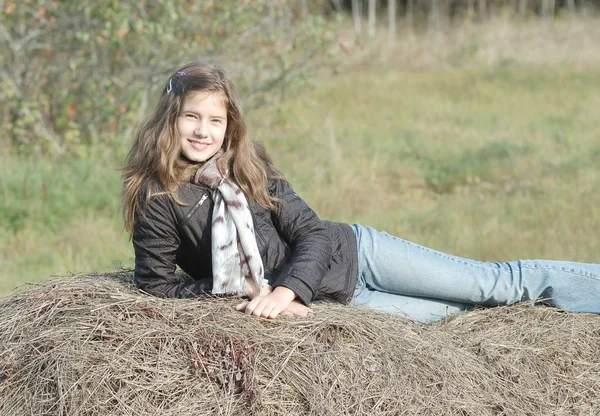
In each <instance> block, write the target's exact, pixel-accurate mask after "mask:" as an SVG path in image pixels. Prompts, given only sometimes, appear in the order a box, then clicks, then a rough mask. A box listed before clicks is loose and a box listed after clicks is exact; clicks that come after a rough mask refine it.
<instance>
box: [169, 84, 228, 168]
mask: <svg viewBox="0 0 600 416" xmlns="http://www.w3.org/2000/svg"><path fill="white" fill-rule="evenodd" d="M226 129H227V109H226V108H225V103H224V101H223V98H222V96H221V94H219V93H211V92H203V91H198V92H193V93H191V94H190V95H188V96H187V97H185V98H184V100H183V104H182V106H181V112H180V113H179V117H178V118H177V132H178V133H179V139H180V141H181V153H182V154H183V155H184V156H185V157H187V158H188V159H189V160H191V161H193V162H204V161H206V160H208V159H210V158H211V157H212V156H214V154H215V153H217V152H218V151H219V149H220V148H221V146H223V140H224V139H225V131H226Z"/></svg>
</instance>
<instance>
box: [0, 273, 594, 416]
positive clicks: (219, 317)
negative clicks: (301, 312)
mask: <svg viewBox="0 0 600 416" xmlns="http://www.w3.org/2000/svg"><path fill="white" fill-rule="evenodd" d="M129 278H130V272H123V273H116V274H112V275H87V276H74V277H70V278H61V279H57V280H55V281H52V282H48V283H43V284H39V285H34V286H31V287H30V288H28V289H27V290H22V291H20V292H16V293H13V294H11V295H10V296H8V297H5V298H4V299H1V300H0V414H2V415H14V416H18V415H31V414H35V415H49V414H51V415H96V414H98V415H100V414H101V415H122V414H136V415H137V414H140V415H149V414H160V415H177V416H182V415H188V414H190V415H213V414H223V415H229V414H231V415H246V414H262V415H307V414H308V415H341V414H354V415H383V414H386V415H390V414H392V415H396V414H407V415H412V414H419V415H541V414H543V415H550V414H553V415H559V414H560V415H565V414H577V415H592V414H594V415H596V414H600V393H599V392H600V316H597V315H591V314H570V313H564V312H561V311H559V310H556V309H553V308H546V307H530V306H526V305H518V306H511V307H503V308H492V309H482V310H477V311H473V312H468V313H463V314H459V315H456V316H454V317H452V318H448V319H446V320H444V321H442V322H439V323H435V324H430V325H421V324H417V323H413V322H410V321H408V320H405V319H403V318H400V317H396V316H391V315H387V314H383V313H378V312H375V311H372V310H368V309H364V308H350V307H344V306H340V305H331V304H320V305H319V304H317V305H315V307H314V310H315V314H314V316H312V317H309V318H303V319H297V318H291V317H290V318H288V317H284V318H282V319H277V320H265V319H255V318H251V317H247V316H245V315H243V314H240V313H239V312H236V311H235V310H234V309H233V306H234V305H235V304H236V300H235V299H223V298H221V299H213V298H204V299H198V300H168V299H157V298H154V297H150V296H148V295H145V294H143V293H140V292H139V291H137V290H136V289H135V288H134V287H133V286H132V285H131V283H130V282H129Z"/></svg>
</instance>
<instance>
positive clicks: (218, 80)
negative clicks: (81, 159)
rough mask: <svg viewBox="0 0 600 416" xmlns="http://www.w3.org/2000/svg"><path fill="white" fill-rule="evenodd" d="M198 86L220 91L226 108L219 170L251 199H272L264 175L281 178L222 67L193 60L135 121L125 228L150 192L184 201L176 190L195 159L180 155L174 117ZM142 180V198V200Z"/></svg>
mask: <svg viewBox="0 0 600 416" xmlns="http://www.w3.org/2000/svg"><path fill="white" fill-rule="evenodd" d="M197 91H202V92H210V93H219V94H221V95H222V96H223V101H224V103H225V107H226V109H227V130H226V132H225V139H224V141H223V147H222V149H223V155H222V156H221V157H220V158H219V160H218V161H217V166H218V168H219V171H220V172H221V173H223V172H229V174H230V176H232V177H233V179H234V180H235V181H236V182H237V184H238V185H239V186H240V188H242V190H243V191H244V193H245V194H246V196H247V197H248V199H249V200H250V201H253V202H255V203H258V204H259V205H261V206H263V207H264V208H266V209H270V210H273V209H274V208H275V202H277V199H276V198H274V197H272V196H270V195H269V193H268V191H267V187H266V185H267V181H268V180H270V179H281V180H285V179H284V177H283V175H282V174H281V172H280V171H279V170H278V169H277V168H275V166H274V165H273V163H272V162H271V159H270V158H269V156H268V154H267V152H266V151H265V149H264V147H263V146H262V145H261V144H259V143H258V142H254V141H252V140H251V139H250V137H249V135H248V130H247V127H246V122H245V121H244V117H243V115H242V106H241V104H240V99H239V97H238V94H237V92H236V91H235V87H234V85H233V83H232V82H231V80H230V79H229V77H228V76H227V74H226V73H225V71H224V70H223V68H221V67H219V66H217V65H213V64H209V63H203V62H194V63H191V64H188V65H185V66H183V67H181V68H179V69H177V70H176V71H175V72H174V73H173V74H172V75H171V77H170V78H169V80H168V82H167V84H166V85H165V87H164V88H163V90H162V93H161V96H160V99H159V101H158V104H157V106H156V108H155V110H154V112H153V113H152V114H151V115H150V117H149V118H148V119H147V120H146V121H144V122H143V123H142V124H140V126H139V127H138V129H137V131H136V133H135V136H134V138H133V143H132V146H131V149H130V151H129V154H128V155H127V158H126V160H125V165H124V166H123V168H122V175H121V176H122V179H123V189H122V194H121V199H122V206H123V219H124V225H125V229H126V230H127V231H128V232H129V233H130V234H131V232H132V230H133V223H134V219H135V215H136V214H138V213H140V212H142V210H143V207H144V206H145V205H146V204H147V203H148V201H150V199H151V198H152V197H155V196H158V195H164V194H166V195H169V196H170V197H172V198H173V200H174V201H176V202H177V203H178V204H183V202H181V201H180V200H179V199H178V197H177V192H178V190H179V187H180V185H181V183H182V182H184V181H186V180H189V178H190V177H191V176H192V175H193V174H194V173H195V171H196V170H197V169H198V166H199V164H198V163H195V162H191V161H189V160H187V159H186V158H185V157H183V156H182V155H181V151H180V146H181V143H180V138H179V134H178V132H177V127H176V123H177V118H178V117H179V112H180V110H181V106H182V103H183V100H184V99H185V97H186V96H188V95H189V94H190V93H192V92H197ZM144 186H145V187H146V190H145V198H144V201H141V200H140V199H141V198H140V196H141V194H142V188H143V187H144Z"/></svg>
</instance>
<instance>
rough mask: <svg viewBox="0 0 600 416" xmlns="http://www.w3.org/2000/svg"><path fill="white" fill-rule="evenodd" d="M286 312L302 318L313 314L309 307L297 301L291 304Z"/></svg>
mask: <svg viewBox="0 0 600 416" xmlns="http://www.w3.org/2000/svg"><path fill="white" fill-rule="evenodd" d="M286 311H287V312H289V313H291V314H293V315H295V316H299V317H301V318H305V317H307V316H308V315H309V314H311V313H312V312H313V311H312V309H310V308H309V307H308V306H306V305H303V304H302V303H300V302H297V301H293V302H292V303H290V305H289V306H288V307H287V310H286Z"/></svg>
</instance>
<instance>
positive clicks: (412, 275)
mask: <svg viewBox="0 0 600 416" xmlns="http://www.w3.org/2000/svg"><path fill="white" fill-rule="evenodd" d="M352 228H353V230H354V234H355V235H356V240H357V243H358V282H357V284H356V290H355V292H354V297H353V299H352V302H351V303H352V304H355V305H367V306H370V307H373V308H376V309H380V310H383V311H387V312H392V313H398V314H404V315H407V316H408V317H410V318H412V319H414V320H417V321H420V322H432V321H436V320H439V319H442V318H444V317H446V316H448V315H450V314H453V313H456V312H459V311H464V310H469V309H471V308H473V307H474V306H475V305H508V304H511V303H515V302H520V301H527V300H532V301H534V300H536V299H544V300H545V302H546V303H548V304H550V305H554V306H556V307H559V308H562V309H564V310H567V311H573V312H594V313H600V264H587V263H576V262H568V261H551V260H518V261H511V262H502V263H490V262H482V261H475V260H470V259H465V258H461V257H456V256H451V255H448V254H444V253H441V252H439V251H435V250H432V249H429V248H426V247H423V246H419V245H417V244H413V243H411V242H409V241H406V240H402V239H400V238H397V237H394V236H392V235H389V234H388V233H385V232H379V231H377V230H374V229H373V228H370V227H363V226H361V225H359V224H354V225H352Z"/></svg>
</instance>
